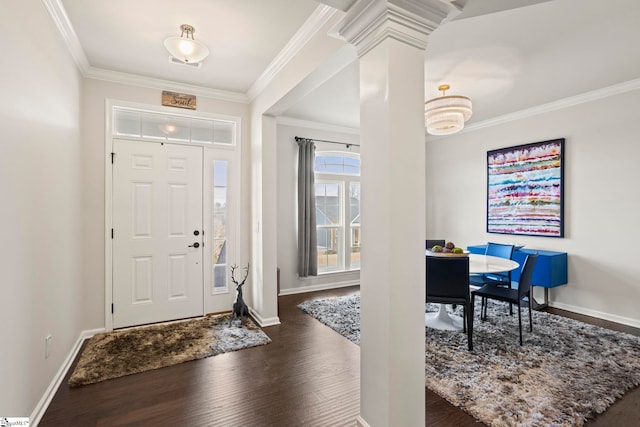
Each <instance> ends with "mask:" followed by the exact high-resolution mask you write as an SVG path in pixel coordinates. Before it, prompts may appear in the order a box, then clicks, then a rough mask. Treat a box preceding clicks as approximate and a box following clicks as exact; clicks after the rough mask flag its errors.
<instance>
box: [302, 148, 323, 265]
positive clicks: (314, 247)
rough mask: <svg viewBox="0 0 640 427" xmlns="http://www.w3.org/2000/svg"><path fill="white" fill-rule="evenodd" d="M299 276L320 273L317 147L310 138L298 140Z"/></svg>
mask: <svg viewBox="0 0 640 427" xmlns="http://www.w3.org/2000/svg"><path fill="white" fill-rule="evenodd" d="M297 142H298V276H300V277H307V276H317V275H318V244H317V235H316V194H315V193H316V192H315V188H314V181H315V179H314V172H313V163H314V161H315V151H316V147H315V145H314V144H313V141H312V140H310V139H299V140H298V141H297Z"/></svg>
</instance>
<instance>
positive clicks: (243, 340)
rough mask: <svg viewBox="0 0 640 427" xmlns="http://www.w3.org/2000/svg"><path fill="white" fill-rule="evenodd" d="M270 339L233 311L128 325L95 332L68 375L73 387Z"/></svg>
mask: <svg viewBox="0 0 640 427" xmlns="http://www.w3.org/2000/svg"><path fill="white" fill-rule="evenodd" d="M270 342H271V339H270V338H269V337H268V336H267V335H266V334H265V333H264V332H263V331H262V329H260V328H259V327H258V326H257V325H256V324H255V323H254V322H253V320H252V319H251V318H250V317H247V318H246V320H245V321H244V324H241V322H240V320H239V319H236V320H234V321H233V322H232V324H231V326H229V315H228V314H223V315H217V316H205V317H199V318H195V319H188V320H180V321H175V322H166V323H159V324H154V325H149V326H141V327H135V328H128V329H123V330H118V331H113V332H108V333H103V334H97V335H95V336H93V337H92V338H91V339H90V340H89V342H88V343H87V345H86V346H85V348H84V350H83V351H82V355H81V356H80V360H79V361H78V364H77V365H76V368H75V370H74V372H73V374H72V375H71V377H70V378H69V385H71V386H72V387H76V386H81V385H87V384H93V383H97V382H100V381H104V380H108V379H111V378H118V377H122V376H125V375H130V374H135V373H139V372H144V371H149V370H152V369H158V368H163V367H166V366H171V365H176V364H178V363H182V362H187V361H190V360H196V359H203V358H205V357H210V356H215V355H218V354H221V353H227V352H231V351H236V350H240V349H243V348H248V347H255V346H259V345H264V344H268V343H270Z"/></svg>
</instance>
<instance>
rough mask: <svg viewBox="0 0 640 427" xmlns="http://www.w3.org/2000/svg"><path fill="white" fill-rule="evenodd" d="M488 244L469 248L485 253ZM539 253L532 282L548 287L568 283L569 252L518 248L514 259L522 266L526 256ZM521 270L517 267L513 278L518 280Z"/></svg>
mask: <svg viewBox="0 0 640 427" xmlns="http://www.w3.org/2000/svg"><path fill="white" fill-rule="evenodd" d="M486 247H487V245H475V246H467V250H468V251H469V252H471V253H472V254H484V252H485V249H486ZM536 252H537V253H538V260H537V261H536V265H535V267H534V268H533V276H532V277H531V284H532V285H533V286H540V287H543V288H545V297H546V289H548V288H553V287H555V286H560V285H566V284H567V282H568V277H567V253H566V252H552V251H539V250H535V249H525V248H522V249H516V250H515V251H513V260H514V261H516V262H517V263H518V264H520V265H521V266H522V264H523V263H524V260H525V258H526V257H527V255H529V254H534V253H536ZM519 278H520V270H519V269H516V270H514V271H513V272H512V273H511V280H514V281H518V279H519Z"/></svg>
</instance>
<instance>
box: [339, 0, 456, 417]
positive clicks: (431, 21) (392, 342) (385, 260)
mask: <svg viewBox="0 0 640 427" xmlns="http://www.w3.org/2000/svg"><path fill="white" fill-rule="evenodd" d="M449 11H450V6H448V5H446V4H445V3H443V2H441V1H439V0H421V1H415V0H414V1H411V0H407V1H399V0H396V1H384V0H361V1H359V2H357V3H356V4H355V5H354V6H353V7H352V8H351V9H350V10H349V12H348V13H347V15H346V17H345V19H344V20H343V21H342V22H341V23H340V24H339V26H338V28H337V29H336V30H337V33H338V34H339V36H341V37H344V38H345V39H346V40H347V41H348V42H350V43H352V44H354V45H355V46H356V47H357V49H358V56H359V59H360V143H361V150H360V152H361V159H362V170H361V182H362V199H361V206H362V226H361V230H362V241H363V245H362V260H361V270H360V283H361V285H360V294H361V312H360V314H361V316H360V322H361V344H360V355H361V356H360V363H361V368H360V372H361V380H360V416H359V417H358V424H359V425H362V426H367V425H369V426H376V427H377V426H411V427H419V426H424V424H425V380H424V363H425V357H424V343H425V336H424V334H425V329H424V328H425V327H424V308H425V307H424V306H425V255H424V252H425V246H424V242H425V124H424V51H425V48H426V46H427V37H428V35H429V34H430V33H431V31H433V29H435V28H436V27H437V26H438V25H439V24H440V22H441V21H442V19H443V18H444V17H445V16H446V15H447V13H448V12H449Z"/></svg>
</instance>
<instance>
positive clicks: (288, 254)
mask: <svg viewBox="0 0 640 427" xmlns="http://www.w3.org/2000/svg"><path fill="white" fill-rule="evenodd" d="M277 130H278V143H277V162H278V164H277V171H278V177H277V182H278V185H277V189H278V191H277V197H278V202H277V217H278V268H280V293H282V294H287V293H294V292H307V291H311V290H317V289H325V288H331V287H335V286H340V285H353V284H358V283H360V272H359V271H358V272H348V273H346V272H345V273H332V274H328V275H321V276H317V277H309V278H303V279H300V278H299V277H298V267H297V261H298V241H297V239H298V237H297V221H298V219H297V218H298V214H297V209H298V208H297V194H298V190H297V179H298V178H297V176H298V170H297V168H298V145H297V144H296V143H295V136H300V137H304V138H315V139H323V140H326V141H339V142H347V143H353V144H359V136H358V135H357V134H356V133H355V132H348V133H346V132H337V131H327V130H318V129H312V128H303V127H297V126H289V125H278V128H277ZM316 147H317V150H322V149H330V150H335V151H346V147H344V146H341V145H335V144H326V143H317V144H316ZM351 151H352V152H358V147H352V149H351Z"/></svg>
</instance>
